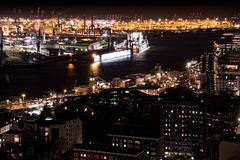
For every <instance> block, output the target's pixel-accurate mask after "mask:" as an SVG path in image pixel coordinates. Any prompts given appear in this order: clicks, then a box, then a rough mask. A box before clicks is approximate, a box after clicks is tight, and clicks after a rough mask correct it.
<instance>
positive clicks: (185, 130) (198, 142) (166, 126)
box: [159, 101, 204, 157]
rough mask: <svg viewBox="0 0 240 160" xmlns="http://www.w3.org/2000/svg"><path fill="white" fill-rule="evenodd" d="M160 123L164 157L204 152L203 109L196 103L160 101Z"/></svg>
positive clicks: (188, 155) (192, 155)
mask: <svg viewBox="0 0 240 160" xmlns="http://www.w3.org/2000/svg"><path fill="white" fill-rule="evenodd" d="M159 107H160V110H161V111H160V125H161V130H162V133H163V135H164V157H174V156H176V155H178V156H187V157H195V155H196V154H203V153H204V111H203V109H202V108H201V106H200V105H199V104H197V103H189V102H173V101H172V102H162V103H161V104H160V105H159Z"/></svg>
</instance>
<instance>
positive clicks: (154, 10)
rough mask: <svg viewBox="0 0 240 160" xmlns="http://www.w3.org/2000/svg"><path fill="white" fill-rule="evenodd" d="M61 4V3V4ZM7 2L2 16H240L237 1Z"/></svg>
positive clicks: (86, 0) (93, 0)
mask: <svg viewBox="0 0 240 160" xmlns="http://www.w3.org/2000/svg"><path fill="white" fill-rule="evenodd" d="M60 1H61V2H60ZM221 1H222V0H218V1H215V0H212V1H211V0H208V1H207V0H178V1H177V0H165V1H163V0H85V1H83V0H64V1H62V0H5V1H4V2H2V1H1V3H2V4H1V5H0V15H13V8H15V9H16V11H18V10H19V9H21V12H22V14H24V15H29V13H30V12H31V10H33V12H36V11H37V8H38V7H40V8H41V9H42V10H44V11H45V13H51V11H52V10H54V11H55V12H62V13H63V14H64V15H68V16H70V15H73V16H77V15H79V16H81V15H94V16H106V15H110V14H119V15H125V16H132V17H134V16H138V17H139V16H143V17H147V18H148V17H152V18H157V17H169V18H171V17H173V16H174V15H176V16H177V17H184V18H191V17H192V16H193V15H194V16H196V15H197V16H200V15H201V16H202V17H217V16H220V17H229V16H233V15H236V14H238V13H240V7H239V6H240V2H238V1H236V0H225V1H224V0H223V2H221Z"/></svg>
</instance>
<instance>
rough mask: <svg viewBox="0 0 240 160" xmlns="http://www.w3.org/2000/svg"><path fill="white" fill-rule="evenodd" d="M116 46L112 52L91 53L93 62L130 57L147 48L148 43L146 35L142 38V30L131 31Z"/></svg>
mask: <svg viewBox="0 0 240 160" xmlns="http://www.w3.org/2000/svg"><path fill="white" fill-rule="evenodd" d="M117 46H118V47H115V51H114V52H106V53H100V54H99V53H98V54H93V58H94V62H106V61H111V60H115V59H118V58H125V57H130V56H132V55H134V54H140V53H142V52H143V51H145V50H146V49H148V48H149V43H148V40H147V38H146V37H145V38H143V34H142V32H133V33H130V34H128V37H127V41H126V42H124V43H122V44H121V45H117ZM119 46H120V47H119ZM121 46H126V47H121Z"/></svg>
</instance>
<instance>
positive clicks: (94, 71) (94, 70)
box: [90, 63, 100, 77]
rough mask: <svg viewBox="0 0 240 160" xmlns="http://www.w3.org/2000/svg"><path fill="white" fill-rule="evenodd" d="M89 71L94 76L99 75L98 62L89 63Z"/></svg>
mask: <svg viewBox="0 0 240 160" xmlns="http://www.w3.org/2000/svg"><path fill="white" fill-rule="evenodd" d="M90 73H91V74H93V75H94V76H97V77H99V76H100V63H92V64H91V65H90Z"/></svg>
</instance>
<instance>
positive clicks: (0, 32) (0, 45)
mask: <svg viewBox="0 0 240 160" xmlns="http://www.w3.org/2000/svg"><path fill="white" fill-rule="evenodd" d="M1 52H3V30H2V27H0V53H1Z"/></svg>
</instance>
